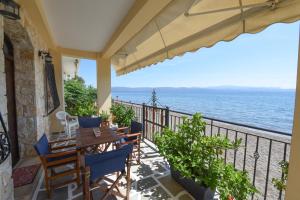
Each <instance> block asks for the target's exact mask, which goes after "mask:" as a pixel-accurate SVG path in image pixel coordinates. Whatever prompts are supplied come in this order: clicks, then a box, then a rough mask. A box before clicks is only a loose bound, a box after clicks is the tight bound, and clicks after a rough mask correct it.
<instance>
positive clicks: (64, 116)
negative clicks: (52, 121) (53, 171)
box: [55, 111, 69, 126]
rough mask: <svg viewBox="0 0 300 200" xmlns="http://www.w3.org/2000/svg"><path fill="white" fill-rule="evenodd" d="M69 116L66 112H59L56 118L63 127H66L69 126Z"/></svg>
mask: <svg viewBox="0 0 300 200" xmlns="http://www.w3.org/2000/svg"><path fill="white" fill-rule="evenodd" d="M68 115H69V114H68V113H67V112H65V111H58V112H57V113H56V114H55V116H56V118H57V119H58V121H59V122H60V124H61V125H63V126H65V125H66V124H67V116H68Z"/></svg>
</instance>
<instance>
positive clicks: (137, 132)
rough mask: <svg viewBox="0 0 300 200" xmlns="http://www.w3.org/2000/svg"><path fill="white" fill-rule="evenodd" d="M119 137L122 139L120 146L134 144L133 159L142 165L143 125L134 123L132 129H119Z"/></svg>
mask: <svg viewBox="0 0 300 200" xmlns="http://www.w3.org/2000/svg"><path fill="white" fill-rule="evenodd" d="M117 132H118V136H119V137H120V138H122V139H121V140H120V145H124V144H133V148H134V150H133V157H134V158H136V161H137V163H138V164H140V163H141V139H142V132H143V124H142V123H139V122H137V121H132V122H131V125H130V128H128V127H123V128H119V129H118V131H117Z"/></svg>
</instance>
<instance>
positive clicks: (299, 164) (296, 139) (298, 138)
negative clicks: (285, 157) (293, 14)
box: [285, 33, 300, 200]
mask: <svg viewBox="0 0 300 200" xmlns="http://www.w3.org/2000/svg"><path fill="white" fill-rule="evenodd" d="M299 39H300V33H299ZM299 48H300V40H299ZM299 169H300V50H299V49H298V69H297V85H296V101H295V110H294V125H293V134H292V143H291V152H290V161H289V174H288V185H287V191H286V198H285V199H286V200H295V199H300V192H299V180H300V172H299Z"/></svg>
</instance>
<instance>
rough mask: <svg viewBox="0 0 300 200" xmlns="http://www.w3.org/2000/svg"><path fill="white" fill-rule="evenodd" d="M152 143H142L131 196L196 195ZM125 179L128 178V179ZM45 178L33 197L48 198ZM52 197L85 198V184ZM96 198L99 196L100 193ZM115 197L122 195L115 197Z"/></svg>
mask: <svg viewBox="0 0 300 200" xmlns="http://www.w3.org/2000/svg"><path fill="white" fill-rule="evenodd" d="M148 144H150V143H148ZM148 144H147V142H146V143H145V142H144V143H142V146H141V151H142V157H141V164H140V165H137V164H133V165H132V167H131V172H132V173H131V177H132V188H131V192H130V199H133V200H137V199H155V200H156V199H157V200H160V199H178V200H190V199H193V198H192V197H191V196H190V194H189V193H187V192H186V191H185V190H184V189H183V188H182V187H181V186H180V185H178V184H177V183H176V182H175V181H174V180H173V179H172V177H171V176H170V171H169V169H168V166H167V164H166V162H165V161H164V160H163V158H162V157H161V156H160V155H159V154H158V153H157V152H156V151H155V150H154V149H153V148H151V147H150V146H149V145H148ZM122 181H123V182H124V181H125V180H122ZM43 182H44V181H43V178H41V180H40V182H39V185H38V187H37V190H36V192H35V195H34V198H33V199H34V200H36V199H37V200H44V199H47V195H46V191H45V189H44V183H43ZM121 185H122V184H121ZM93 195H94V197H95V196H101V194H100V193H98V192H94V194H93ZM51 199H55V200H65V199H66V200H67V199H68V200H72V199H76V200H77V199H82V187H81V186H79V187H77V186H76V184H69V185H67V186H65V187H62V188H59V189H56V190H55V191H54V192H53V194H52V198H51ZM95 199H98V198H97V197H96V198H95ZM111 199H118V198H116V197H111Z"/></svg>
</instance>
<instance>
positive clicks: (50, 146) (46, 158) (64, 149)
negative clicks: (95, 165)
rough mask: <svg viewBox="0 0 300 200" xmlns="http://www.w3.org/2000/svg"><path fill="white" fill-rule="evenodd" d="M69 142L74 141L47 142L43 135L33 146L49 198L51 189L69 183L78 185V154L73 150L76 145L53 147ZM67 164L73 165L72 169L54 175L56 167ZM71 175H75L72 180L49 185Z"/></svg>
mask: <svg viewBox="0 0 300 200" xmlns="http://www.w3.org/2000/svg"><path fill="white" fill-rule="evenodd" d="M70 140H74V138H70V139H66V140H59V141H54V142H49V141H48V139H47V136H46V135H45V134H44V135H43V136H42V137H41V138H40V139H39V141H38V142H37V143H36V144H35V145H34V149H35V150H36V152H37V154H38V155H39V157H40V160H41V162H42V165H43V168H44V171H45V173H44V174H45V186H46V190H47V193H48V197H49V198H50V196H51V190H52V188H58V187H61V186H63V185H66V184H69V183H71V182H76V183H77V184H78V185H79V183H80V166H79V159H78V155H79V152H78V150H77V149H76V148H74V147H75V146H76V144H69V145H59V146H56V147H54V145H55V144H59V143H65V142H66V141H70ZM67 164H74V168H72V169H70V168H67V169H66V170H65V171H61V172H59V173H55V168H56V167H60V166H65V165H67ZM73 174H75V178H74V179H71V180H67V181H65V182H63V183H60V184H57V185H52V183H51V182H52V180H54V179H58V178H61V177H64V176H70V175H73Z"/></svg>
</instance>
